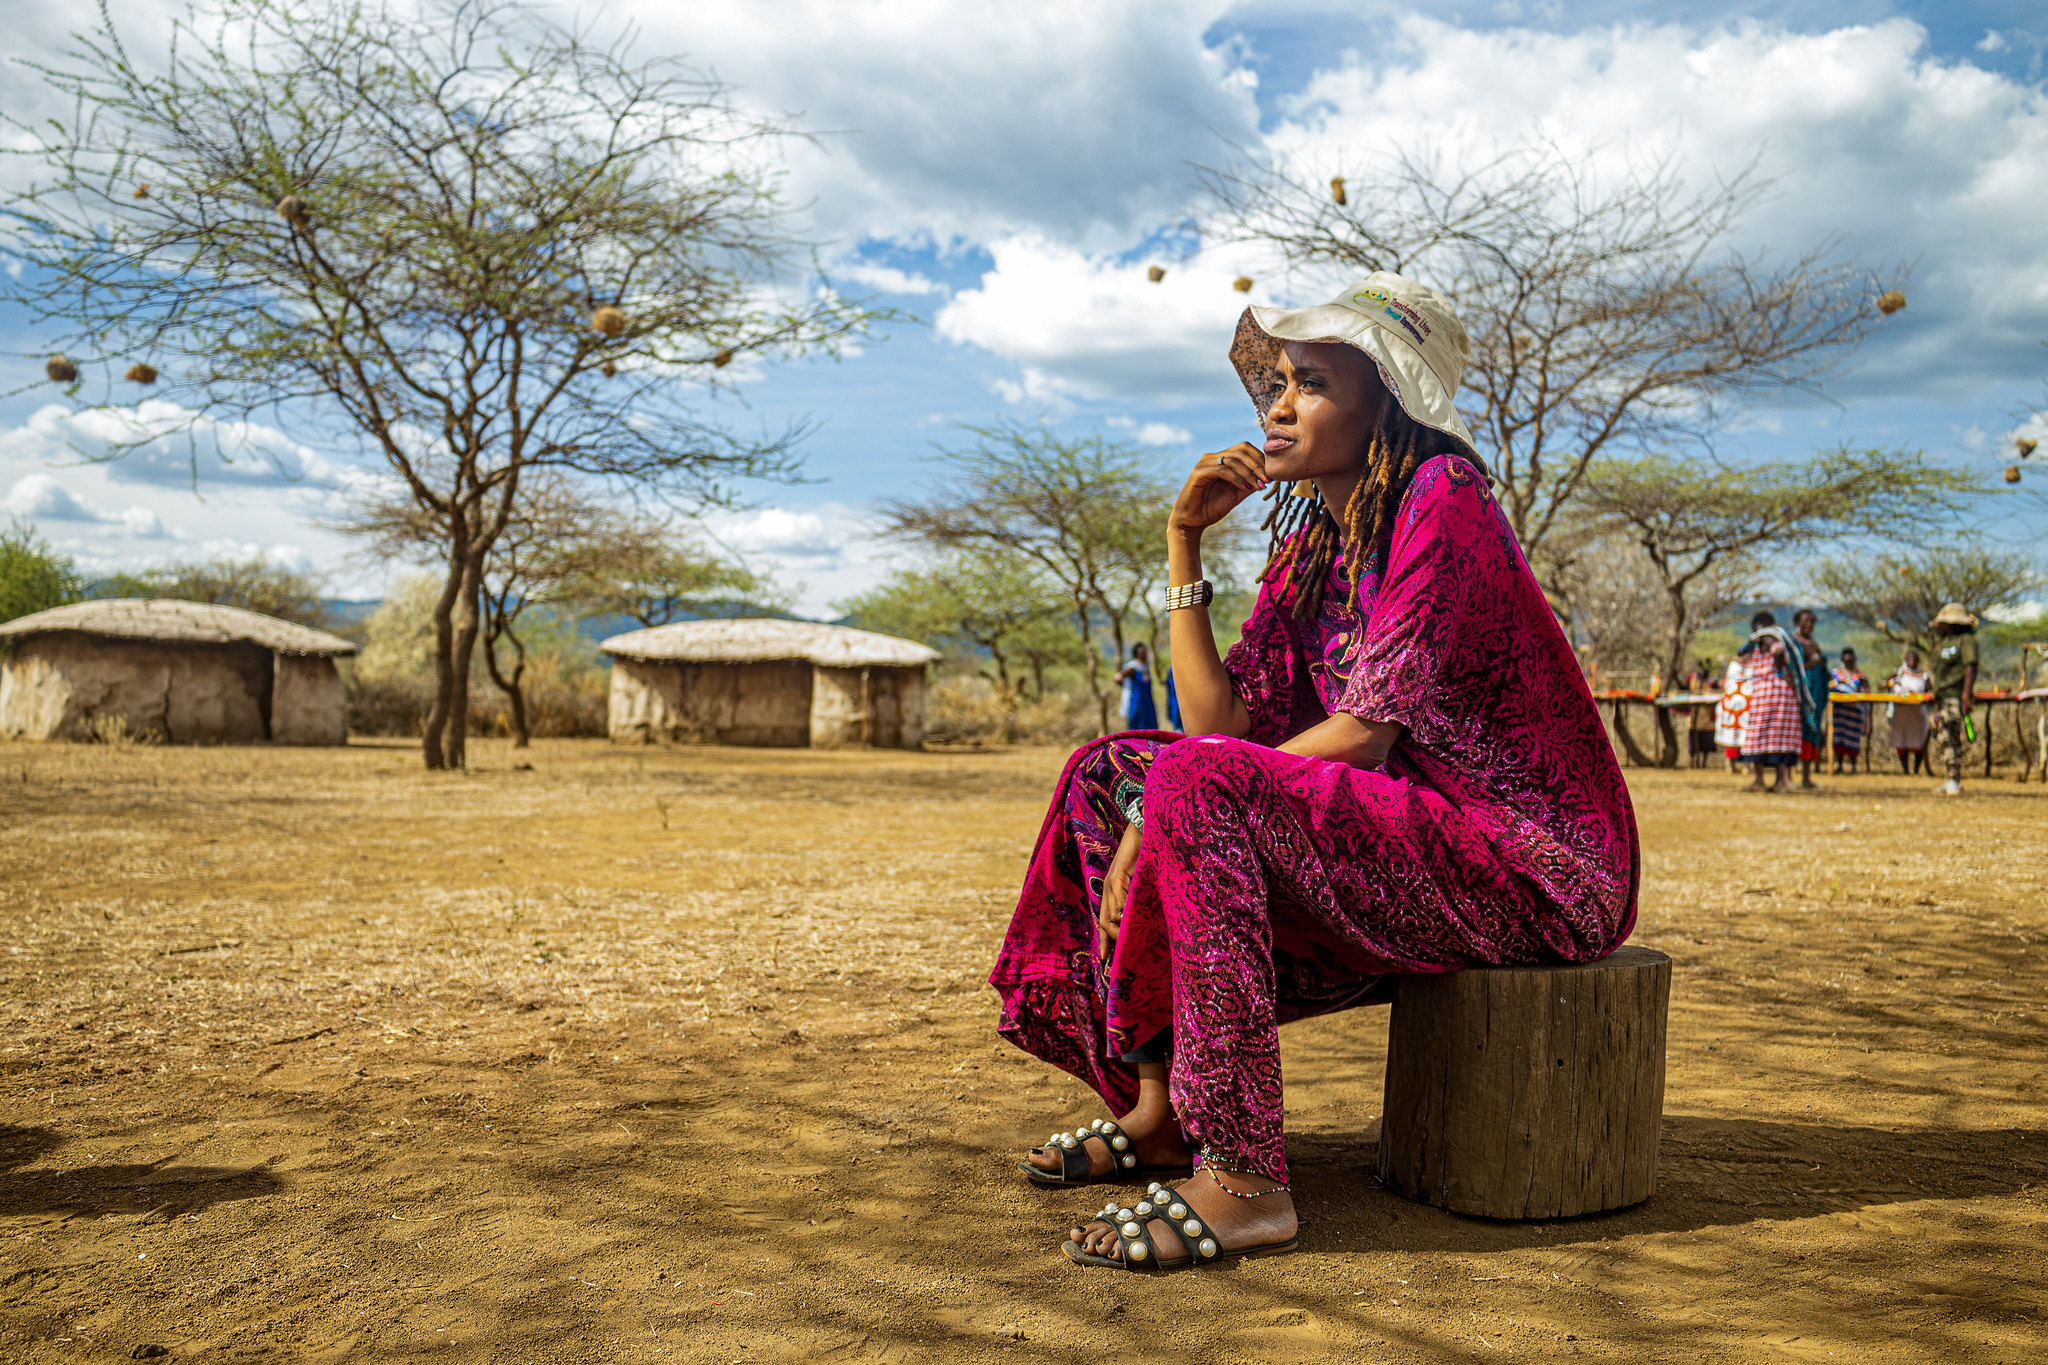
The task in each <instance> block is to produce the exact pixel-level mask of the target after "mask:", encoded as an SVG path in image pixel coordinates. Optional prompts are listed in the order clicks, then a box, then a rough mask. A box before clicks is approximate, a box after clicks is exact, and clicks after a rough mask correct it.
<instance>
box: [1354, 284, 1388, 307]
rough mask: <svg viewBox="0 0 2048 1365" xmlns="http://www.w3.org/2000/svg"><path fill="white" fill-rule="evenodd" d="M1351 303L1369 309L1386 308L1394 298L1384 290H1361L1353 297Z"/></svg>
mask: <svg viewBox="0 0 2048 1365" xmlns="http://www.w3.org/2000/svg"><path fill="white" fill-rule="evenodd" d="M1351 301H1352V302H1353V303H1362V304H1364V305H1365V306H1366V307H1368V308H1384V307H1386V306H1387V305H1388V304H1390V303H1392V302H1393V301H1394V296H1393V295H1392V294H1389V293H1388V292H1387V291H1386V290H1384V289H1361V290H1359V291H1358V292H1357V293H1356V294H1353V295H1352V296H1351Z"/></svg>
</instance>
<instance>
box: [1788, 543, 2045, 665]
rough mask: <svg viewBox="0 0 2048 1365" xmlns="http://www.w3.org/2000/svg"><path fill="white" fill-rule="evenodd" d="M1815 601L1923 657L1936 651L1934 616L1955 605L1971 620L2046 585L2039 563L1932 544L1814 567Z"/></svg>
mask: <svg viewBox="0 0 2048 1365" xmlns="http://www.w3.org/2000/svg"><path fill="white" fill-rule="evenodd" d="M1811 580H1812V583H1811V586H1812V588H1813V592H1814V594H1815V596H1817V597H1819V598H1820V600H1821V601H1823V602H1826V603H1827V604H1828V605H1830V606H1832V607H1834V608H1835V609H1836V610H1837V611H1839V612H1841V613H1842V614H1843V615H1844V616H1846V617H1848V618H1849V619H1850V620H1852V621H1854V622H1856V623H1857V624H1858V625H1861V626H1867V627H1868V628H1870V629H1871V630H1874V631H1876V632H1877V633H1878V634H1880V635H1882V636H1884V637H1885V638H1886V639H1887V640H1890V641H1892V642H1893V643H1894V644H1899V645H1907V646H1910V647H1912V648H1914V649H1918V650H1920V651H1921V652H1922V653H1923V655H1924V654H1926V653H1927V652H1928V651H1931V650H1932V649H1933V648H1934V627H1933V625H1932V622H1933V620H1934V616H1935V613H1936V612H1938V611H1940V610H1941V609H1942V607H1943V605H1944V604H1946V603H1949V602H1960V603H1962V604H1963V606H1964V608H1965V609H1966V610H1968V611H1969V612H1971V613H1972V614H1973V615H1981V614H1982V613H1984V612H1986V611H1990V610H1992V609H1994V608H1997V607H2009V606H2013V605H2015V604H2017V603H2019V602H2021V601H2024V600H2025V599H2026V597H2027V596H2028V595H2029V594H2030V593H2035V592H2039V591H2040V590H2041V589H2042V588H2043V587H2044V586H2048V574H2044V573H2042V571H2041V563H2040V560H2039V559H2038V558H2037V557H2036V556H2035V555H2033V554H2030V553H2028V552H2026V551H2024V550H1994V549H1991V548H1989V547H1987V546H1985V545H1984V544H1982V543H1981V542H1977V541H1968V540H1966V541H1963V542H1961V543H1956V544H1935V545H1927V546H1922V547H1919V548H1917V549H1910V548H1909V549H1901V550H1893V551H1890V552H1888V553H1883V554H1877V555H1854V556H1849V555H1843V556H1839V557H1836V558H1832V559H1828V560H1826V561H1824V562H1822V563H1821V564H1818V565H1816V566H1815V567H1814V569H1813V572H1812V574H1811Z"/></svg>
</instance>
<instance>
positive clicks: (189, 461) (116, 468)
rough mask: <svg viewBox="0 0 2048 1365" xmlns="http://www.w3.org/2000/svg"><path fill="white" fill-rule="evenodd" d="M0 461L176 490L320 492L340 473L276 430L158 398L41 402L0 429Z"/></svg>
mask: <svg viewBox="0 0 2048 1365" xmlns="http://www.w3.org/2000/svg"><path fill="white" fill-rule="evenodd" d="M123 446H127V447H130V448H129V449H126V450H123V449H122V447H123ZM0 460H19V461H23V462H30V461H32V462H36V463H42V464H78V463H80V462H82V461H85V462H92V463H95V464H97V465H98V466H99V467H100V468H102V469H104V470H105V471H106V475H107V477H108V478H110V479H112V480H114V481H115V482H117V483H133V484H155V485H159V486H168V487H174V488H178V487H182V488H190V487H191V486H193V484H194V483H195V482H196V483H198V484H199V485H200V486H202V487H214V486H221V485H243V486H250V487H288V486H291V485H295V484H297V485H306V486H312V487H324V486H329V485H332V484H334V483H336V482H337V481H339V480H340V479H341V478H342V477H343V474H344V471H343V469H342V468H341V467H340V466H337V465H336V464H334V463H333V462H331V461H329V460H327V459H325V458H323V457H322V456H321V455H319V454H318V453H317V452H316V451H314V450H313V448H312V447H310V446H307V445H303V444H301V443H300V442H297V441H294V440H292V439H291V438H290V437H288V436H286V435H285V434H284V433H283V432H281V431H279V430H278V429H277V428H275V427H271V426H266V425H264V424H262V423H260V422H229V421H220V420H217V419H214V418H210V417H201V416H198V415H197V414H195V413H194V412H192V410H191V409H189V408H185V407H181V406H180V405H178V404H176V403H169V402H165V401H163V400H161V399H149V400H147V401H145V402H142V403H138V404H137V405H136V406H134V407H132V408H77V409H74V408H69V407H66V406H64V405H63V404H61V403H49V404H45V405H44V406H43V407H41V408H38V409H37V410H36V411H35V412H34V413H33V414H31V415H30V417H29V419H28V421H27V422H26V423H24V424H23V425H21V426H18V427H15V428H13V429H12V430H10V431H6V432H0Z"/></svg>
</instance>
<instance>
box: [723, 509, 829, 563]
mask: <svg viewBox="0 0 2048 1365" xmlns="http://www.w3.org/2000/svg"><path fill="white" fill-rule="evenodd" d="M711 528H712V533H713V534H714V535H716V536H717V537H718V538H719V539H720V540H722V541H724V542H725V543H726V544H727V545H730V546H732V548H733V549H735V550H738V551H739V552H740V553H741V554H773V555H779V556H784V557H791V558H800V559H819V558H830V557H832V556H836V555H837V554H838V553H839V551H840V548H841V546H842V545H843V543H844V542H843V541H842V540H841V539H840V538H839V537H837V536H835V535H834V534H833V533H832V532H831V531H828V530H827V529H826V527H825V522H824V519H823V518H821V517H819V516H818V515H817V514H816V513H815V512H790V511H785V510H784V509H783V508H780V507H762V508H758V509H755V510H753V511H749V512H736V513H731V514H728V515H726V516H723V517H714V518H712V519H711Z"/></svg>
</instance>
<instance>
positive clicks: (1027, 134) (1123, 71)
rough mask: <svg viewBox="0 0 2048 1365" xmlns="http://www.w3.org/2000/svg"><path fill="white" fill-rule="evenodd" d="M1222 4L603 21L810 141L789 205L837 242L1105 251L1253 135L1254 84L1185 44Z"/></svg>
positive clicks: (916, 1) (1127, 2)
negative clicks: (785, 117) (793, 123)
mask: <svg viewBox="0 0 2048 1365" xmlns="http://www.w3.org/2000/svg"><path fill="white" fill-rule="evenodd" d="M1228 9H1229V4H1228V0H1144V2H1143V3H1139V2H1138V0H1124V3H1110V2H1108V0H1042V2H1041V3H1038V4H1032V5H963V4H960V3H958V0H894V2H893V3H890V4H847V3H845V2H844V0H780V3H767V4H764V3H760V0H699V3H695V4H691V5H668V4H655V3H652V0H638V3H634V4H631V5H623V6H617V7H614V8H613V9H612V10H610V11H609V12H608V15H607V18H608V19H609V18H610V17H611V16H612V15H616V16H617V18H618V20H620V21H622V22H623V21H628V20H630V21H631V22H633V23H635V24H637V25H638V26H639V27H640V28H641V29H642V30H643V32H644V33H645V35H646V38H645V40H644V42H643V43H642V48H643V50H645V51H670V52H681V53H686V54H689V55H690V59H691V60H693V61H697V62H701V63H704V64H707V65H711V66H713V67H715V68H716V70H717V71H718V73H719V74H720V75H721V76H723V77H725V78H726V79H728V80H730V81H731V82H733V84H734V85H735V86H736V87H737V89H738V91H739V93H740V96H741V98H742V99H743V100H745V101H746V102H747V103H748V104H749V105H750V106H753V107H757V108H760V109H762V110H764V111H772V112H774V113H776V114H790V113H795V114H796V115H798V116H799V118H800V120H801V122H802V124H803V126H804V127H806V128H808V129H810V130H812V131H813V132H815V133H817V134H819V135H820V136H819V141H818V144H817V145H816V146H815V147H792V148H791V149H790V166H791V172H792V194H791V196H790V197H791V199H792V200H794V201H798V202H806V203H808V204H809V205H810V206H811V207H810V209H809V212H810V214H811V216H812V218H813V220H814V221H815V222H816V223H817V224H818V226H819V227H820V228H821V229H822V231H823V235H825V236H827V237H830V238H834V239H840V240H846V241H850V242H859V241H861V240H863V239H867V238H893V239H898V240H905V241H912V240H915V241H934V242H940V243H945V242H950V241H953V240H956V239H964V240H966V241H969V242H991V241H994V240H996V239H998V238H1000V237H1002V236H1005V235H1007V234H1010V233H1015V232H1019V231H1032V232H1036V233H1037V234H1039V235H1041V236H1044V237H1047V238H1050V239H1053V240H1058V241H1062V242H1066V243H1071V244H1076V245H1081V246H1084V247H1090V248H1092V249H1096V250H1105V249H1113V248H1114V247H1115V246H1117V245H1120V244H1122V243H1124V242H1126V241H1129V240H1131V239H1132V238H1134V237H1135V236H1137V235H1139V234H1141V233H1143V232H1146V231H1149V230H1150V229H1151V228H1152V227H1154V226H1155V225H1156V224H1157V223H1158V222H1159V221H1161V220H1163V219H1167V218H1169V217H1171V216H1173V215H1176V214H1178V213H1179V212H1180V211H1181V210H1182V208H1183V207H1184V205H1185V202H1186V199H1187V186H1188V178H1189V177H1188V163H1189V162H1191V161H1202V160H1207V159H1210V158H1211V157H1213V156H1214V154H1215V150H1216V146H1217V143H1216V140H1215V139H1216V135H1217V134H1222V135H1223V136H1226V137H1230V138H1234V139H1238V140H1246V139H1250V138H1254V137H1256V136H1257V126H1258V111H1257V108H1256V105H1255V103H1254V99H1253V86H1254V84H1255V82H1254V81H1252V80H1251V79H1249V73H1248V72H1244V71H1242V70H1241V69H1240V68H1239V66H1238V63H1237V62H1236V60H1235V59H1234V57H1233V56H1232V55H1231V53H1230V52H1228V51H1226V50H1223V49H1217V48H1211V47H1209V46H1207V45H1206V44H1205V43H1204V41H1203V34H1204V32H1205V31H1206V30H1207V29H1208V28H1209V26H1210V25H1211V24H1212V23H1214V22H1215V21H1216V20H1217V19H1219V18H1221V17H1222V16H1223V15H1224V14H1225V13H1226V12H1227V11H1228Z"/></svg>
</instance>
